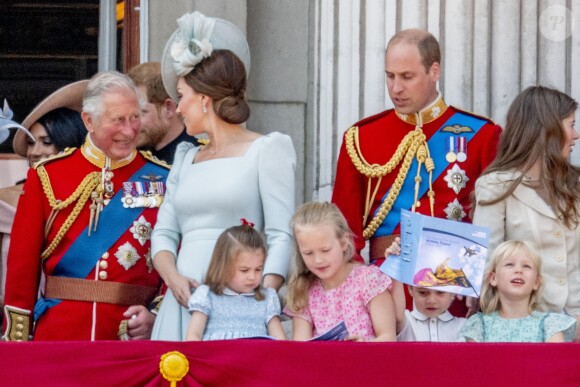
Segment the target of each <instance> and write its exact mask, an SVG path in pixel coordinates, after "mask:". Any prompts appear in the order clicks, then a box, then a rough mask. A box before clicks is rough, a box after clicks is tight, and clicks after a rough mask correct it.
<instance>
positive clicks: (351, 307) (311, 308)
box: [284, 264, 392, 339]
mask: <svg viewBox="0 0 580 387" xmlns="http://www.w3.org/2000/svg"><path fill="white" fill-rule="evenodd" d="M391 284H392V281H391V278H390V277H389V276H387V275H386V274H383V273H382V272H381V271H380V270H379V268H378V267H376V266H364V265H358V264H357V265H356V266H355V267H354V268H353V269H352V270H351V272H350V273H349V275H348V276H347V277H346V279H345V281H344V282H343V283H342V284H341V285H340V286H338V287H336V288H334V289H329V290H325V289H324V287H322V284H321V282H320V280H316V281H315V282H314V283H313V284H312V286H311V288H310V290H309V291H308V306H307V307H306V309H305V310H304V311H302V312H301V313H293V312H292V311H291V310H289V309H288V308H285V309H284V313H285V314H287V315H289V316H292V317H299V318H303V319H305V320H306V321H308V322H309V323H311V324H312V325H313V328H314V331H313V334H314V336H318V335H321V334H323V333H325V332H326V331H328V330H329V329H330V328H332V327H334V326H335V325H336V324H338V323H339V322H341V321H344V323H345V324H346V327H347V329H348V333H349V334H351V335H360V336H362V337H364V338H365V339H374V338H375V337H376V334H375V330H374V329H373V322H372V320H371V315H370V309H369V303H370V301H371V300H372V299H373V298H375V297H376V296H378V295H379V294H381V293H382V292H384V291H385V290H387V289H390V288H391Z"/></svg>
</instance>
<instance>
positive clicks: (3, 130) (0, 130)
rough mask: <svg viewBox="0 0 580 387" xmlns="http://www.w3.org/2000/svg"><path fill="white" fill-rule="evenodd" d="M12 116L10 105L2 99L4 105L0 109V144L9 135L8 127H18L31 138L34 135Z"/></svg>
mask: <svg viewBox="0 0 580 387" xmlns="http://www.w3.org/2000/svg"><path fill="white" fill-rule="evenodd" d="M12 117H14V113H13V112H12V109H10V106H8V101H6V99H5V100H4V107H3V108H2V110H0V144H2V143H3V142H4V141H6V139H7V138H8V137H10V129H19V130H21V131H22V132H23V133H24V134H25V135H26V136H28V137H30V138H32V139H33V140H34V137H33V136H32V134H30V132H29V131H28V130H27V129H26V128H25V127H24V126H22V125H20V124H19V123H18V122H16V121H13V120H12Z"/></svg>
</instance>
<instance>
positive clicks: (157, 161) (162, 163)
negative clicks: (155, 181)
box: [139, 150, 171, 169]
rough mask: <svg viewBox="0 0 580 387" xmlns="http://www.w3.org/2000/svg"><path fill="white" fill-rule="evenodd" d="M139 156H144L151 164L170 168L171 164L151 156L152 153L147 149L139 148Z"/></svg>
mask: <svg viewBox="0 0 580 387" xmlns="http://www.w3.org/2000/svg"><path fill="white" fill-rule="evenodd" d="M139 153H141V156H143V157H145V158H146V159H147V160H149V161H151V162H152V163H153V164H157V165H159V166H161V167H163V168H167V169H171V164H167V163H166V162H165V161H163V160H160V159H158V158H157V157H155V156H153V153H151V151H149V150H140V151H139Z"/></svg>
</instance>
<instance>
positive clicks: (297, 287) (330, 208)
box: [287, 202, 355, 312]
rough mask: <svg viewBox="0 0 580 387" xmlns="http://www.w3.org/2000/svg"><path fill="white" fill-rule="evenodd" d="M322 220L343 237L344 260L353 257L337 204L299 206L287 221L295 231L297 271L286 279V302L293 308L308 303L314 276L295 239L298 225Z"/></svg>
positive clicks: (344, 222) (352, 248) (347, 231)
mask: <svg viewBox="0 0 580 387" xmlns="http://www.w3.org/2000/svg"><path fill="white" fill-rule="evenodd" d="M322 224H324V225H329V226H332V227H334V230H335V236H336V238H337V239H339V240H345V241H346V243H347V248H346V250H345V252H344V257H345V260H346V261H347V262H351V261H352V259H353V257H354V251H355V250H354V240H353V234H352V231H351V230H350V228H349V227H348V223H347V222H346V219H345V218H344V216H343V215H342V212H340V210H339V209H338V207H336V206H335V205H334V204H332V203H328V202H309V203H306V204H304V205H302V206H301V207H300V208H298V210H296V212H295V213H294V216H292V220H291V221H290V227H291V228H292V232H293V234H294V238H293V239H294V264H295V268H296V271H295V272H294V274H292V276H291V277H290V281H289V282H288V299H287V306H288V308H289V309H290V310H291V311H293V312H299V311H301V310H303V309H304V308H305V307H306V306H307V305H308V290H309V289H310V286H311V285H312V282H314V280H315V279H316V278H317V277H316V276H315V275H314V274H313V273H312V272H310V271H309V270H308V268H307V267H306V264H305V263H304V258H303V257H302V254H301V253H300V247H299V246H298V242H297V240H296V233H297V230H298V229H299V228H300V227H303V226H307V225H308V226H312V225H315V226H316V225H322Z"/></svg>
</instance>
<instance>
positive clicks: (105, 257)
mask: <svg viewBox="0 0 580 387" xmlns="http://www.w3.org/2000/svg"><path fill="white" fill-rule="evenodd" d="M101 258H103V259H107V258H109V252H108V251H105V254H103V255H101Z"/></svg>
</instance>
